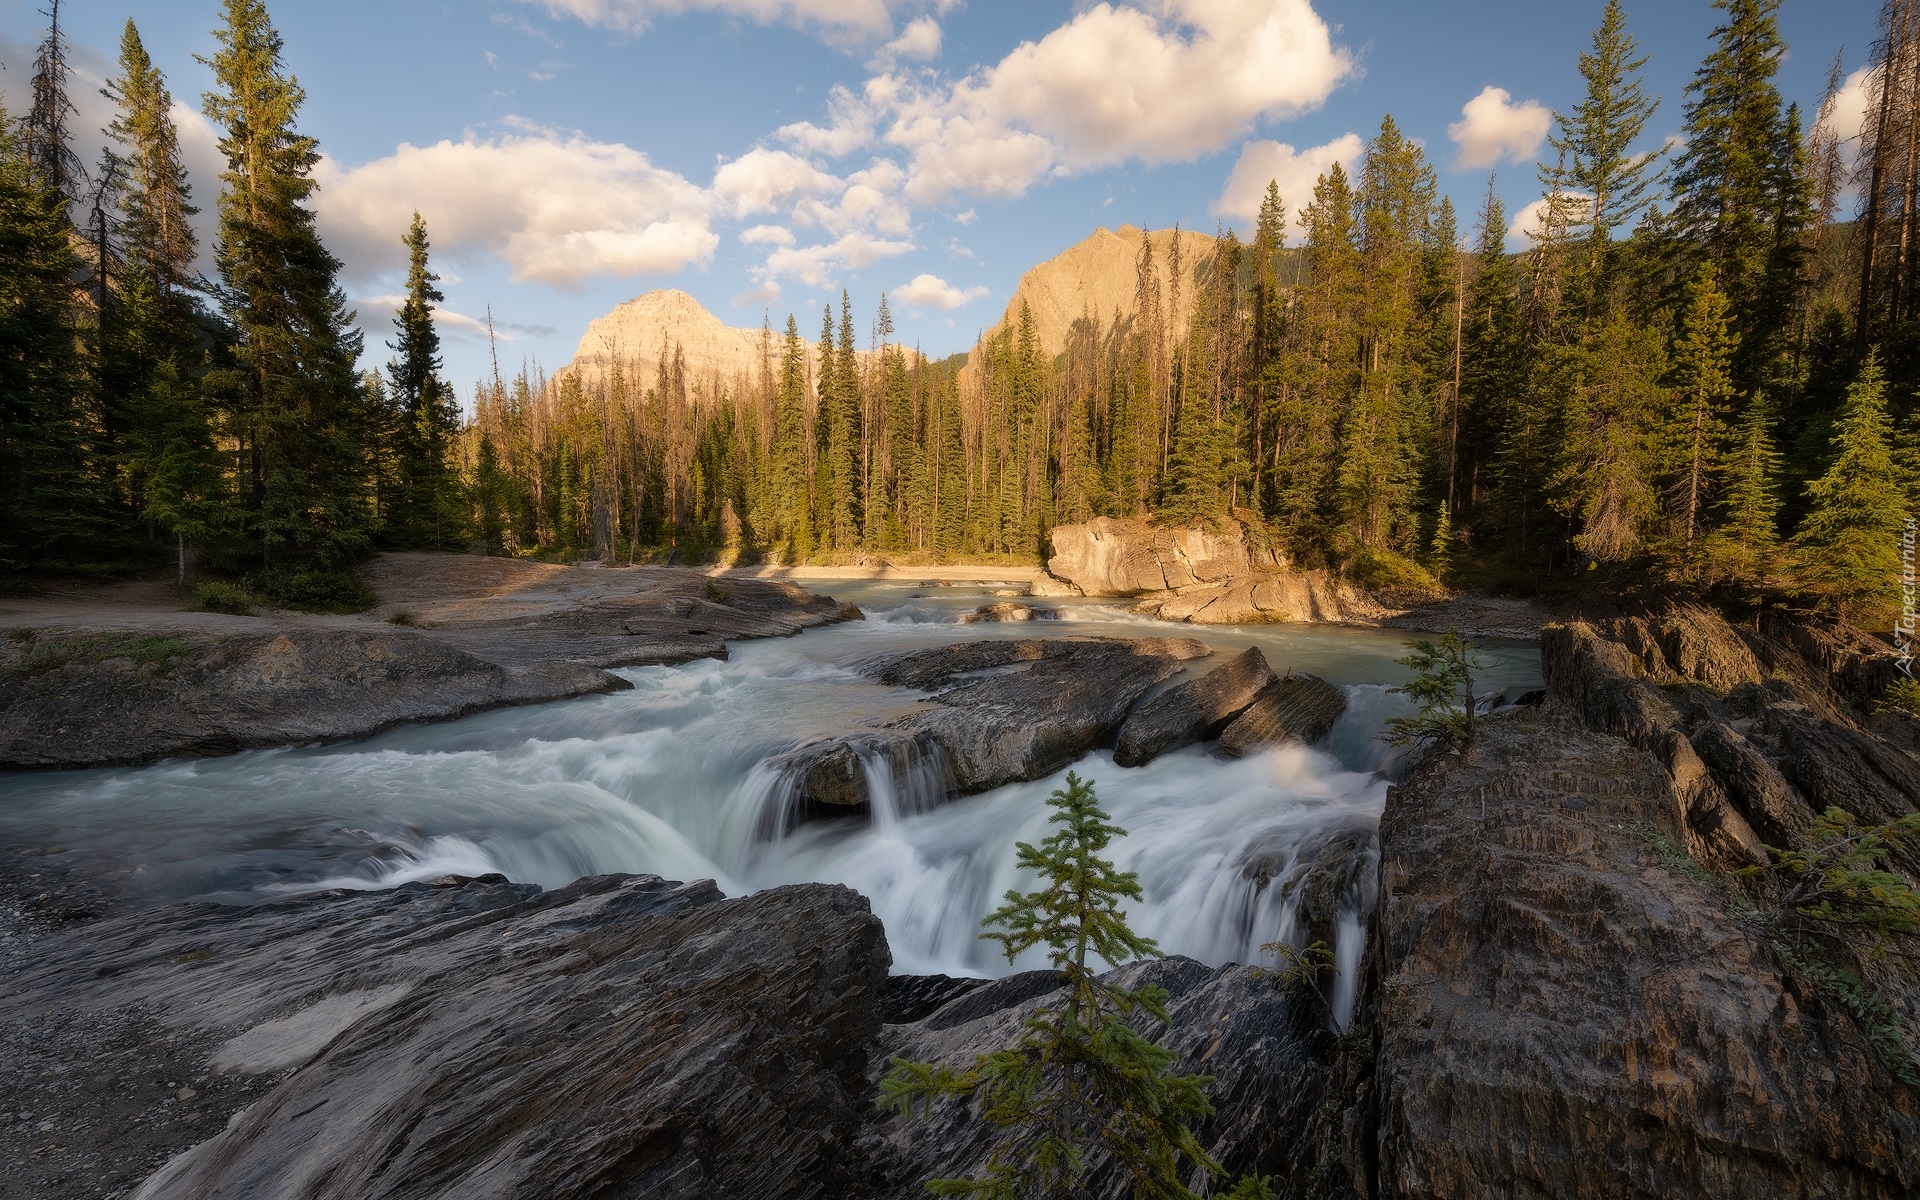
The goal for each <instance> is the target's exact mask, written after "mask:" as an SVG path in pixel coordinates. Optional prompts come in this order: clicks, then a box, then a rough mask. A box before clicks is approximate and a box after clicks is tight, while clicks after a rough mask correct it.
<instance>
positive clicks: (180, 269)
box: [101, 20, 200, 344]
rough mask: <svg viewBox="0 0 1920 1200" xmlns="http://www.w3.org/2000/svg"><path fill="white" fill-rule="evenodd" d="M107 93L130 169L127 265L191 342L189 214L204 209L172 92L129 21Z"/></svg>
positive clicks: (176, 337) (175, 332)
mask: <svg viewBox="0 0 1920 1200" xmlns="http://www.w3.org/2000/svg"><path fill="white" fill-rule="evenodd" d="M101 92H102V94H103V95H105V96H106V97H107V98H108V99H109V100H112V101H113V102H114V103H115V105H116V106H117V109H118V111H117V112H116V113H115V115H114V119H113V123H112V124H111V125H109V126H108V127H107V133H108V134H109V135H110V136H111V137H112V138H113V139H114V141H115V142H117V143H118V144H119V145H120V146H121V147H122V151H123V153H122V155H121V158H122V161H124V163H125V164H126V169H127V187H126V191H125V193H124V198H123V200H122V202H121V210H122V223H121V227H120V228H121V237H122V240H123V243H124V245H125V247H126V258H127V267H128V270H129V272H130V273H138V274H142V275H144V276H145V277H146V279H147V281H148V283H149V285H150V286H151V288H152V291H153V295H154V298H155V301H156V303H157V305H158V308H159V312H158V316H159V320H160V322H161V325H162V327H163V328H164V329H165V330H166V331H167V334H168V336H169V337H170V339H172V340H173V341H175V342H176V343H180V344H185V343H187V342H190V341H191V340H192V339H193V335H194V332H195V331H193V330H192V329H191V328H190V327H189V323H190V321H191V318H192V316H193V313H192V307H191V296H190V293H191V291H192V288H193V286H194V280H195V272H194V268H193V260H194V256H195V254H197V253H198V252H199V244H198V239H197V238H196V237H195V236H194V232H193V226H192V224H191V218H192V217H193V216H194V215H195V214H197V213H198V212H199V211H200V210H199V209H198V208H195V207H194V206H193V204H192V203H191V188H190V187H189V185H188V183H187V169H186V163H185V161H184V160H183V158H182V157H181V152H180V133H179V130H178V129H177V128H176V127H175V125H174V121H173V95H172V93H170V92H169V91H168V90H167V80H166V76H164V75H163V74H161V72H160V68H158V67H156V66H155V65H154V63H153V59H152V58H151V57H149V56H148V54H147V48H146V46H145V45H144V44H143V43H142V42H141V40H140V31H139V29H138V28H136V27H135V26H134V23H133V22H132V21H131V20H129V21H128V22H127V26H126V29H125V30H124V31H123V32H122V33H121V35H120V75H119V77H118V78H116V79H112V80H109V81H108V83H107V86H106V87H105V88H103V89H101Z"/></svg>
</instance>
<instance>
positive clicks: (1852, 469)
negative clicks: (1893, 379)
mask: <svg viewBox="0 0 1920 1200" xmlns="http://www.w3.org/2000/svg"><path fill="white" fill-rule="evenodd" d="M1891 433H1892V431H1891V429H1890V428H1889V423H1888V420H1887V381H1886V376H1885V374H1884V373H1883V372H1882V370H1881V367H1880V357H1879V355H1878V354H1877V353H1876V354H1870V355H1868V357H1867V361H1866V363H1865V364H1864V365H1863V366H1862V367H1861V368H1860V376H1859V378H1858V379H1856V380H1855V381H1854V384H1853V386H1852V387H1851V388H1849V389H1847V402H1846V405H1845V407H1843V408H1842V409H1841V411H1840V420H1839V423H1838V426H1837V428H1836V430H1835V432H1834V436H1833V461H1832V463H1831V465H1830V466H1828V467H1827V470H1826V472H1825V473H1824V474H1822V475H1821V476H1820V478H1818V479H1815V480H1813V481H1812V482H1811V483H1809V484H1807V497H1808V499H1809V500H1810V501H1811V502H1812V508H1811V509H1810V511H1809V512H1808V513H1807V517H1806V520H1804V521H1802V522H1801V523H1800V529H1799V531H1798V532H1797V533H1796V534H1795V535H1794V539H1793V541H1794V557H1795V573H1796V574H1797V575H1798V576H1799V577H1800V578H1801V579H1802V580H1804V581H1805V582H1806V583H1807V584H1809V585H1810V586H1812V587H1813V588H1814V589H1816V590H1817V591H1819V592H1822V593H1823V594H1825V595H1826V596H1828V597H1829V598H1830V599H1831V600H1832V601H1833V602H1834V603H1836V604H1837V605H1839V606H1840V607H1841V608H1842V610H1843V611H1844V610H1845V609H1847V608H1849V607H1851V606H1854V605H1858V604H1860V603H1862V602H1871V601H1875V600H1882V599H1885V598H1887V597H1888V596H1890V595H1891V594H1892V593H1893V590H1894V586H1895V584H1896V581H1897V579H1898V575H1899V570H1900V552H1899V538H1900V531H1901V529H1902V527H1903V526H1904V525H1905V522H1906V517H1907V508H1906V501H1907V497H1906V493H1905V490H1904V489H1903V488H1902V487H1901V486H1900V478H1899V475H1898V474H1897V473H1896V468H1895V465H1894V460H1893V452H1892V447H1891V446H1890V444H1889V441H1890V436H1891Z"/></svg>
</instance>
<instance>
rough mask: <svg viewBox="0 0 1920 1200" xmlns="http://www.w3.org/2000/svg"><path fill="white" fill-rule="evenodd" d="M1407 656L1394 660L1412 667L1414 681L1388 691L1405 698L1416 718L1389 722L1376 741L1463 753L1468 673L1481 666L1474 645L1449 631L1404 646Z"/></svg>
mask: <svg viewBox="0 0 1920 1200" xmlns="http://www.w3.org/2000/svg"><path fill="white" fill-rule="evenodd" d="M1406 646H1407V649H1409V650H1411V651H1412V653H1411V654H1409V655H1407V656H1406V657H1405V658H1400V659H1395V660H1394V661H1395V662H1398V663H1399V664H1400V665H1401V666H1404V667H1411V668H1413V672H1414V677H1413V679H1412V680H1411V681H1410V682H1408V683H1405V684H1402V685H1401V686H1399V687H1396V688H1389V689H1387V690H1388V691H1390V692H1397V693H1399V694H1400V695H1403V696H1407V697H1409V698H1410V699H1412V700H1413V702H1414V703H1415V704H1417V705H1418V706H1419V709H1420V711H1419V715H1417V716H1412V717H1393V718H1391V719H1389V720H1388V722H1387V731H1386V732H1385V733H1384V734H1382V735H1381V737H1382V738H1383V739H1384V740H1385V741H1386V742H1387V743H1388V744H1390V745H1394V746H1405V747H1408V748H1410V749H1425V748H1428V747H1437V748H1441V749H1452V748H1456V747H1460V748H1464V747H1467V746H1471V745H1472V744H1473V737H1474V720H1475V717H1474V711H1473V710H1474V696H1473V673H1474V672H1475V671H1477V670H1479V669H1480V668H1481V667H1482V666H1483V665H1484V664H1483V663H1482V662H1481V661H1480V657H1479V655H1477V654H1475V653H1474V645H1473V643H1471V642H1467V641H1463V640H1461V637H1460V632H1459V631H1458V630H1455V629H1449V630H1447V632H1446V633H1444V634H1442V635H1441V637H1440V638H1439V640H1437V641H1426V640H1425V639H1421V638H1415V639H1411V640H1409V641H1408V642H1407V643H1406Z"/></svg>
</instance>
